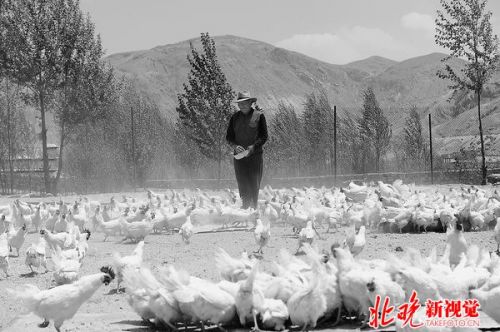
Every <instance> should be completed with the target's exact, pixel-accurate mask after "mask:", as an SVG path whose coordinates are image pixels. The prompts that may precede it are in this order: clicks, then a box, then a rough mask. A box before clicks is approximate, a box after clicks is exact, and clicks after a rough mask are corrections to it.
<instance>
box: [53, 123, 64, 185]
mask: <svg viewBox="0 0 500 332" xmlns="http://www.w3.org/2000/svg"><path fill="white" fill-rule="evenodd" d="M64 136H65V135H64V119H61V138H60V140H59V158H58V161H57V174H56V177H55V179H54V184H53V187H52V189H53V190H54V194H55V193H56V192H57V185H58V184H59V179H60V178H61V172H62V168H63V149H64Z"/></svg>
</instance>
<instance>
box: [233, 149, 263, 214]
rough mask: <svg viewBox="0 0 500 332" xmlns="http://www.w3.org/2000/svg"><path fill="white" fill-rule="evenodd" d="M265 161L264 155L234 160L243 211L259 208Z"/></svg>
mask: <svg viewBox="0 0 500 332" xmlns="http://www.w3.org/2000/svg"><path fill="white" fill-rule="evenodd" d="M262 169H263V160H262V153H258V154H254V155H251V156H249V157H246V158H243V159H240V160H237V159H234V173H235V174H236V181H237V182H238V190H239V192H240V197H241V200H242V201H243V206H242V208H243V209H247V208H248V207H250V206H251V207H253V208H255V209H256V208H257V201H258V198H259V189H260V181H261V180H262Z"/></svg>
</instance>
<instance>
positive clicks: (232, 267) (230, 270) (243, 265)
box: [215, 248, 256, 282]
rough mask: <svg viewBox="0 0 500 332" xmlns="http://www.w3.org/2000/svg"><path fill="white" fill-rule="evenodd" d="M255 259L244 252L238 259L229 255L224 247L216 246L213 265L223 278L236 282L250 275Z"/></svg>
mask: <svg viewBox="0 0 500 332" xmlns="http://www.w3.org/2000/svg"><path fill="white" fill-rule="evenodd" d="M255 263H256V260H255V259H253V260H251V259H249V258H248V255H247V254H246V252H243V253H242V257H241V258H240V259H237V258H233V257H231V256H230V255H229V254H228V253H227V252H226V251H225V250H224V249H222V248H218V250H217V252H216V253H215V267H216V268H217V270H218V271H219V274H220V277H221V278H222V279H224V280H227V281H231V282H237V281H240V280H245V279H247V278H248V276H249V275H250V272H251V271H252V268H253V266H254V265H255Z"/></svg>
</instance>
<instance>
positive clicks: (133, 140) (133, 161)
mask: <svg viewBox="0 0 500 332" xmlns="http://www.w3.org/2000/svg"><path fill="white" fill-rule="evenodd" d="M130 122H131V127H132V135H131V136H132V166H133V168H134V175H133V179H132V183H133V186H134V191H135V186H136V183H135V173H136V169H135V168H136V165H135V135H134V110H133V108H132V107H130Z"/></svg>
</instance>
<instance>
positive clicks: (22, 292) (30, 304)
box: [7, 284, 40, 312]
mask: <svg viewBox="0 0 500 332" xmlns="http://www.w3.org/2000/svg"><path fill="white" fill-rule="evenodd" d="M7 293H9V294H10V295H12V296H13V297H14V298H16V299H18V300H21V301H22V302H23V305H24V307H25V310H26V311H27V312H33V311H34V310H35V308H36V306H37V304H38V302H39V299H38V296H37V295H38V294H39V293H40V289H39V288H38V287H37V286H35V285H32V284H26V285H24V286H23V288H22V289H19V290H12V289H8V288H7Z"/></svg>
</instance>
